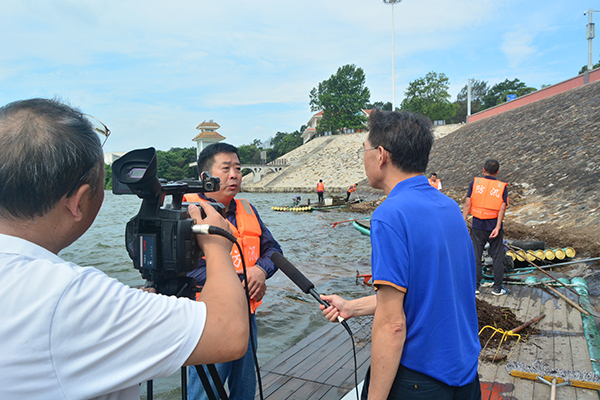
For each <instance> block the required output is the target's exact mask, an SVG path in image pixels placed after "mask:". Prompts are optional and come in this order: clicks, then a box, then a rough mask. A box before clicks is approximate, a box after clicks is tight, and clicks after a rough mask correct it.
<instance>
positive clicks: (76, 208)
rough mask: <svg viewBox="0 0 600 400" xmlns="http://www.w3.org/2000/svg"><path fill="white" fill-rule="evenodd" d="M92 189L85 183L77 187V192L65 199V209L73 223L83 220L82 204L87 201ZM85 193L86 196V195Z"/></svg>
mask: <svg viewBox="0 0 600 400" xmlns="http://www.w3.org/2000/svg"><path fill="white" fill-rule="evenodd" d="M91 191H92V188H91V187H90V185H88V184H87V183H84V184H83V185H81V186H79V188H77V190H76V191H75V192H74V193H73V195H71V197H69V198H65V207H66V208H67V210H69V212H70V213H71V215H72V216H73V220H74V221H75V222H79V221H81V220H82V219H83V206H82V203H83V202H85V201H87V199H88V197H89V196H90V194H91ZM86 193H87V195H86Z"/></svg>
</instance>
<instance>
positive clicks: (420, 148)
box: [368, 109, 433, 173]
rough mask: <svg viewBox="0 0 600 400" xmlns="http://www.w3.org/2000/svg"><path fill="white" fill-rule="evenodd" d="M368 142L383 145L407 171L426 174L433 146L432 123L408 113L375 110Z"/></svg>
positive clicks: (395, 163)
mask: <svg viewBox="0 0 600 400" xmlns="http://www.w3.org/2000/svg"><path fill="white" fill-rule="evenodd" d="M368 137H369V142H370V143H371V146H373V147H379V146H382V147H383V148H384V149H385V150H387V151H388V152H389V153H390V155H391V159H392V164H393V165H394V166H396V167H397V168H399V169H401V170H402V171H404V172H409V173H411V172H420V173H424V172H425V170H426V169H427V163H428V162H429V152H430V151H431V146H432V145H433V132H432V129H431V121H430V120H429V119H428V118H427V117H425V116H422V115H417V114H413V113H410V112H407V111H383V110H379V109H374V110H373V111H371V115H370V117H369V136H368Z"/></svg>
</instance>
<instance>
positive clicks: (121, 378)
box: [0, 99, 248, 400]
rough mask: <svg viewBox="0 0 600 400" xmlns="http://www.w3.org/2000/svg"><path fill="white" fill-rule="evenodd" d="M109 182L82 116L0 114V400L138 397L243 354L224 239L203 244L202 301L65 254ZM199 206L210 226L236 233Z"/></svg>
mask: <svg viewBox="0 0 600 400" xmlns="http://www.w3.org/2000/svg"><path fill="white" fill-rule="evenodd" d="M100 133H101V134H103V135H104V136H105V137H108V134H109V131H108V128H106V127H105V130H104V131H101V132H100ZM103 181H104V162H103V153H102V145H101V142H100V139H99V137H98V135H97V134H96V132H95V131H94V129H93V127H92V125H91V123H90V121H89V120H88V119H87V118H86V116H85V115H84V114H82V113H81V112H80V111H78V110H76V109H73V108H71V107H69V106H67V105H64V104H61V103H60V102H58V101H55V100H46V99H31V100H24V101H18V102H14V103H10V104H8V105H6V106H4V107H2V108H0V276H2V284H1V285H0V304H2V306H1V307H0V321H2V323H1V324H0V398H2V399H92V398H97V399H111V400H114V399H139V384H140V383H141V382H144V381H147V380H150V379H155V378H158V377H163V376H168V375H170V374H172V373H174V372H176V371H177V370H179V368H180V367H181V366H182V365H197V364H206V363H215V362H224V361H230V360H234V359H237V358H239V357H241V356H242V355H243V354H244V353H245V352H246V347H247V344H248V324H247V323H245V322H244V321H245V320H244V318H243V316H244V315H245V298H244V294H243V289H242V287H241V285H240V284H239V280H238V277H237V274H236V273H235V270H234V268H233V264H232V261H231V257H230V251H231V243H230V242H229V241H227V240H226V239H224V238H221V237H218V236H213V235H209V236H202V237H201V239H200V238H199V240H198V242H199V245H200V247H201V248H202V250H203V251H204V253H205V255H206V263H207V269H208V273H207V275H208V279H207V281H206V284H205V286H204V290H203V291H202V296H201V298H200V301H199V302H195V301H191V300H188V299H184V298H175V297H169V296H163V295H157V294H154V293H149V292H146V291H142V290H139V289H132V288H129V287H128V286H125V285H123V284H121V283H119V282H118V281H117V280H115V279H112V278H109V277H108V276H106V275H104V273H102V272H100V271H98V270H96V269H94V268H89V267H88V268H83V267H79V266H77V265H75V264H73V263H69V262H65V261H63V260H62V259H61V258H60V257H58V255H57V254H58V253H59V252H60V251H61V250H62V249H64V248H65V247H67V246H69V245H70V244H71V243H73V242H74V241H75V240H77V239H78V238H79V237H80V236H81V235H83V233H84V232H85V231H86V230H87V229H88V228H89V227H90V226H91V224H92V222H93V221H94V219H95V217H96V215H97V214H98V211H99V210H100V206H101V205H102V201H103V198H104V190H103V185H102V183H103ZM201 207H202V208H203V209H204V211H205V213H206V215H207V217H206V218H205V219H204V220H203V221H202V222H203V223H206V224H211V225H216V226H220V227H222V228H224V229H229V228H228V224H227V222H226V221H225V220H224V219H223V218H222V217H221V216H220V215H219V214H218V213H217V212H216V211H215V210H213V209H212V208H211V207H210V206H206V205H204V204H202V205H201ZM189 212H190V215H191V217H192V218H195V219H196V220H197V221H200V220H201V219H202V218H201V216H200V210H199V209H198V208H197V207H195V206H193V207H190V209H189ZM223 315H227V318H222V316H223ZM223 336H227V340H226V341H223V340H222V337H223Z"/></svg>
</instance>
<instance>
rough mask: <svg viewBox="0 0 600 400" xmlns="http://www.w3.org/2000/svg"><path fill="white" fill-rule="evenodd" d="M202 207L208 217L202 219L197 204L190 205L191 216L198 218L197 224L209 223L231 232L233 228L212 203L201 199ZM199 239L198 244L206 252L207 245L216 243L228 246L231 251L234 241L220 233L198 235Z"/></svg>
mask: <svg viewBox="0 0 600 400" xmlns="http://www.w3.org/2000/svg"><path fill="white" fill-rule="evenodd" d="M199 205H200V207H202V209H203V210H204V213H205V214H206V218H204V219H202V216H201V214H200V209H199V208H198V207H197V206H196V205H195V204H190V205H189V207H188V212H189V213H190V217H191V218H192V219H195V220H196V223H197V224H208V225H212V226H218V227H219V228H222V229H224V230H226V231H227V232H229V233H231V229H230V228H229V223H228V222H227V220H225V219H224V218H223V217H222V216H221V214H219V213H218V212H217V211H216V210H215V209H214V208H213V207H212V206H211V205H209V204H208V203H206V202H204V201H201V202H200V203H199ZM196 238H197V239H198V245H200V248H201V249H202V251H204V253H206V246H212V245H214V244H217V243H218V244H220V245H223V246H226V247H227V251H231V246H232V245H233V243H231V241H229V239H226V238H224V237H222V236H219V235H196Z"/></svg>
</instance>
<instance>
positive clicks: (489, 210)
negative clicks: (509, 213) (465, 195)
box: [471, 178, 507, 219]
mask: <svg viewBox="0 0 600 400" xmlns="http://www.w3.org/2000/svg"><path fill="white" fill-rule="evenodd" d="M506 186H507V184H506V183H504V182H501V181H498V180H493V179H487V178H475V180H474V181H473V191H472V192H471V214H472V215H473V217H475V218H479V219H494V218H498V211H500V208H501V207H502V203H504V200H503V199H502V197H503V195H504V190H506Z"/></svg>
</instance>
